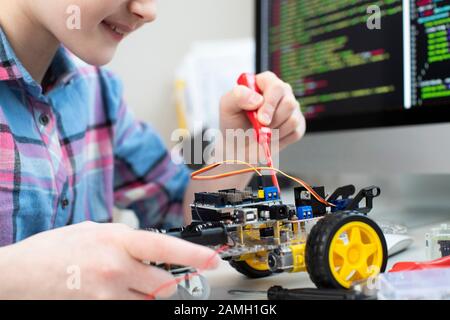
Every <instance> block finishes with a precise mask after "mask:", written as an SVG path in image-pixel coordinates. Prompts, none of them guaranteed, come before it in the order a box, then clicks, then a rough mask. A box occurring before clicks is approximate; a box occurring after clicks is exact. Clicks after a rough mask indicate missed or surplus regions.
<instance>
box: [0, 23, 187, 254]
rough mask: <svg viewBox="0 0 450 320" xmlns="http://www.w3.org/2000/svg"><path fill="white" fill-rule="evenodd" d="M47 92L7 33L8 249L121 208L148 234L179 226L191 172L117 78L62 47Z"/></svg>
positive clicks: (1, 98) (3, 176)
mask: <svg viewBox="0 0 450 320" xmlns="http://www.w3.org/2000/svg"><path fill="white" fill-rule="evenodd" d="M46 79H48V80H49V83H52V84H53V85H52V88H51V89H50V90H47V91H46V92H44V91H43V90H42V87H41V86H40V85H39V84H37V83H36V82H35V81H34V80H33V79H32V77H31V76H30V74H29V73H28V72H27V71H26V70H25V68H24V67H23V66H22V64H21V63H20V61H19V60H18V59H17V57H16V55H15V54H14V51H13V49H12V48H11V46H10V44H9V43H8V40H7V38H6V36H5V34H4V33H3V32H2V30H1V29H0V246H3V245H8V244H11V243H14V242H16V241H20V240H22V239H24V238H27V237H29V236H31V235H33V234H36V233H38V232H42V231H45V230H49V229H53V228H57V227H62V226H65V225H68V224H73V223H78V222H81V221H85V220H92V221H97V222H110V221H111V220H112V210H113V206H114V204H115V205H116V206H117V207H119V208H127V209H131V210H133V211H135V213H136V214H137V217H138V219H139V221H140V224H141V226H142V227H149V226H152V227H164V228H169V227H173V226H179V225H181V224H182V223H183V212H182V199H183V195H184V192H185V189H186V186H187V184H188V181H189V171H188V169H187V168H186V167H185V166H184V165H176V164H175V163H174V162H173V161H172V159H171V157H170V155H169V153H168V152H167V149H166V148H165V147H164V145H163V143H162V141H161V139H160V137H159V136H158V135H157V134H156V133H155V131H154V130H153V129H152V128H151V127H150V126H148V125H147V124H144V123H141V122H137V121H136V120H135V119H134V118H133V116H132V115H131V113H130V111H129V110H128V108H127V106H126V104H125V103H124V101H123V97H122V88H121V84H120V82H119V81H118V79H117V78H115V77H114V75H112V74H111V73H110V72H108V71H105V70H103V69H99V68H96V67H93V66H89V65H86V64H84V63H82V62H81V61H80V60H79V59H77V58H76V57H74V56H73V55H72V54H70V53H69V52H67V50H66V49H64V48H63V47H61V48H60V49H59V50H58V53H57V55H56V56H55V58H54V60H53V62H52V64H51V67H50V69H49V72H48V73H47V75H46Z"/></svg>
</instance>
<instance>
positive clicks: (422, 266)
mask: <svg viewBox="0 0 450 320" xmlns="http://www.w3.org/2000/svg"><path fill="white" fill-rule="evenodd" d="M438 268H450V256H447V257H443V258H439V259H436V260H432V261H426V262H398V263H396V264H394V266H393V267H392V269H391V270H389V272H401V271H413V270H428V269H438Z"/></svg>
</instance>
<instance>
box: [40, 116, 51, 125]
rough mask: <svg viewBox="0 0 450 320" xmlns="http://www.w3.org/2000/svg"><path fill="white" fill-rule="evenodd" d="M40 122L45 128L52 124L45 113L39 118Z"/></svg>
mask: <svg viewBox="0 0 450 320" xmlns="http://www.w3.org/2000/svg"><path fill="white" fill-rule="evenodd" d="M39 122H40V123H41V124H42V125H43V126H44V127H45V126H47V125H48V123H49V122H50V118H49V117H48V115H46V114H45V113H44V114H41V116H40V117H39Z"/></svg>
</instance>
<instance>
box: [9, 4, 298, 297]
mask: <svg viewBox="0 0 450 320" xmlns="http://www.w3.org/2000/svg"><path fill="white" fill-rule="evenodd" d="M69 6H77V7H78V8H80V12H81V25H80V26H81V28H80V29H72V28H68V27H67V23H66V22H67V21H66V20H67V17H68V15H67V9H68V8H69ZM155 14H156V13H155V2H154V1H153V0H91V1H86V0H58V1H55V0H14V1H12V0H0V298H8V299H13V298H40V299H52V298H58V299H64V298H100V299H103V298H111V299H144V298H146V297H148V294H150V293H152V292H153V290H155V289H157V288H159V287H160V286H161V285H163V284H165V283H167V282H168V281H170V280H171V279H173V278H172V276H171V275H170V274H169V273H166V272H165V271H162V270H160V269H157V268H153V267H150V266H146V265H144V264H143V263H141V261H143V260H146V261H164V262H167V263H174V264H180V265H189V266H193V267H195V268H204V267H206V268H214V267H215V266H217V264H218V263H219V258H218V257H214V258H212V260H211V257H213V254H214V253H213V252H212V251H211V250H209V249H207V248H204V247H201V246H197V245H193V244H190V243H187V242H184V241H182V240H178V239H172V238H169V237H168V236H164V235H160V234H155V233H152V232H146V231H135V230H132V229H131V228H129V227H126V226H123V225H118V224H112V223H111V222H112V208H113V205H116V206H118V207H120V208H128V209H132V210H134V212H135V213H136V215H137V217H138V218H139V221H140V225H141V227H166V228H167V227H171V226H179V225H181V224H183V223H185V222H187V221H188V220H189V219H188V218H185V217H188V216H189V210H188V208H189V203H190V202H191V200H192V198H193V194H194V193H195V192H198V191H208V190H211V191H213V190H217V189H219V188H227V187H238V188H243V187H244V186H245V185H246V184H247V183H248V181H249V179H250V176H246V177H245V178H242V176H241V177H238V178H229V179H227V180H224V181H222V182H218V181H215V182H214V183H213V184H211V183H207V182H203V183H200V182H193V181H190V179H189V171H188V170H187V169H186V168H185V167H184V166H182V165H176V164H175V163H174V162H173V161H172V160H171V158H170V156H169V153H168V151H167V150H166V148H165V147H164V145H163V143H162V142H161V139H160V138H159V136H158V134H157V133H156V132H155V131H154V130H153V129H152V128H151V127H150V126H148V125H147V124H144V123H141V122H138V121H137V120H135V119H134V118H133V116H132V115H131V113H130V111H129V110H128V107H127V105H126V103H125V102H124V101H123V97H122V87H121V84H120V82H119V80H118V79H117V78H116V77H115V76H114V75H113V74H111V73H110V72H109V71H107V70H104V69H102V68H100V67H99V66H102V65H104V64H107V63H108V62H109V61H111V59H112V58H113V56H114V53H115V51H116V48H117V46H118V44H119V43H120V42H121V40H123V38H125V37H126V36H128V35H129V34H130V33H132V32H134V31H136V30H137V29H139V28H140V27H141V26H143V25H144V24H146V23H150V22H152V21H153V20H154V19H155ZM257 81H258V84H259V86H260V87H261V89H262V90H263V96H261V95H258V94H255V93H253V92H252V91H250V90H249V89H247V88H245V87H242V86H237V87H235V88H234V89H233V90H232V91H231V92H228V93H226V94H225V95H224V96H223V98H222V100H221V101H220V117H221V120H220V124H221V128H222V129H223V130H225V129H238V128H243V129H246V128H250V123H249V122H248V120H247V118H246V115H245V112H244V111H245V110H257V111H258V118H259V121H260V122H261V123H262V124H264V125H267V126H270V127H271V128H274V129H279V130H280V146H281V148H283V147H285V146H287V145H289V144H291V143H293V142H296V141H297V140H299V139H300V138H301V136H302V135H303V134H304V130H305V122H304V118H303V116H302V114H301V112H300V109H299V105H298V103H297V101H296V99H295V97H294V95H293V93H292V89H291V88H290V87H289V85H287V84H286V83H284V82H283V81H281V80H280V79H278V78H277V77H276V76H275V75H274V74H272V73H263V74H260V75H258V76H257ZM208 262H210V263H209V265H207V266H206V265H205V264H208ZM72 276H78V277H79V280H80V283H79V285H78V286H77V285H75V287H74V285H73V283H72V285H71V283H70V281H73V279H72V278H71V277H72ZM75 284H76V282H75ZM174 290H175V286H174V285H173V286H171V287H167V288H165V289H164V290H162V291H160V292H158V294H157V295H158V296H163V297H166V296H169V295H170V294H172V293H173V292H174Z"/></svg>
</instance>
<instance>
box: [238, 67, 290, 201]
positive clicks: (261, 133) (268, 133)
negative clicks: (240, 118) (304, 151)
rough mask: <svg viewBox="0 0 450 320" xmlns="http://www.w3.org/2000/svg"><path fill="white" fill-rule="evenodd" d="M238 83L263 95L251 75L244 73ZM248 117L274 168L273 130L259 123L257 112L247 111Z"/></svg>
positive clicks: (274, 176)
mask: <svg viewBox="0 0 450 320" xmlns="http://www.w3.org/2000/svg"><path fill="white" fill-rule="evenodd" d="M237 83H238V84H239V85H242V86H246V87H247V88H249V89H251V90H253V91H255V92H257V93H259V94H261V95H262V91H261V89H260V88H259V86H258V84H257V83H256V76H255V75H254V74H251V73H243V74H241V76H240V77H239V79H238V81H237ZM247 117H248V119H249V121H250V123H251V124H252V126H253V129H254V130H255V135H256V141H257V142H258V143H259V144H260V145H261V146H262V148H263V149H264V154H265V157H266V161H267V166H268V167H273V160H272V152H271V151H270V140H271V138H272V130H271V129H270V128H269V127H266V126H263V125H261V123H260V122H259V121H258V113H257V111H247ZM271 175H272V183H273V185H274V186H275V187H277V189H278V194H281V193H280V185H279V184H278V179H277V175H276V173H275V172H274V171H272V172H271Z"/></svg>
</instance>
